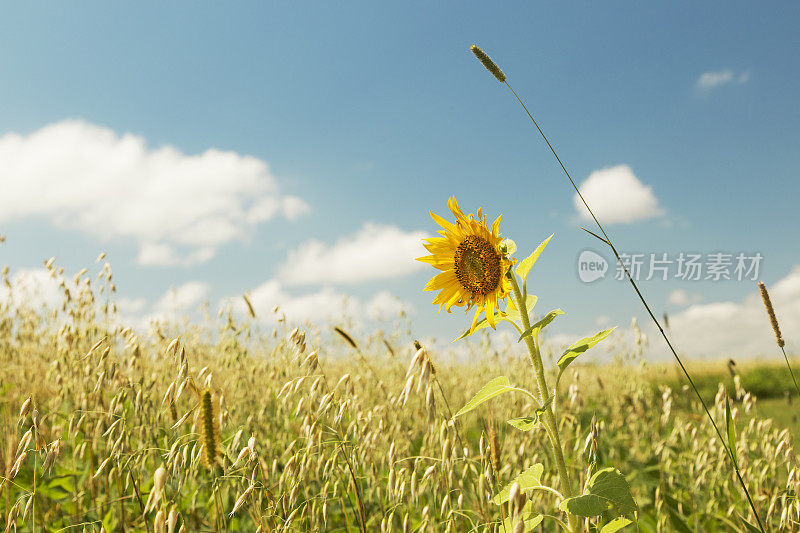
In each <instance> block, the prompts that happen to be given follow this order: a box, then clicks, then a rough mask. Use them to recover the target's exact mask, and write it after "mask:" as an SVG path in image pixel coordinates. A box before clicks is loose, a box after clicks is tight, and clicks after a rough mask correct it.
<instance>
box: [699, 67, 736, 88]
mask: <svg viewBox="0 0 800 533" xmlns="http://www.w3.org/2000/svg"><path fill="white" fill-rule="evenodd" d="M749 80H750V71H749V70H742V71H739V72H735V71H733V70H731V69H723V70H713V71H708V72H703V73H702V74H701V75H700V77H699V78H697V82H696V83H695V86H696V87H697V88H698V89H700V90H701V91H709V90H711V89H713V88H715V87H720V86H722V85H726V84H728V83H735V84H739V85H741V84H743V83H747V82H748V81H749Z"/></svg>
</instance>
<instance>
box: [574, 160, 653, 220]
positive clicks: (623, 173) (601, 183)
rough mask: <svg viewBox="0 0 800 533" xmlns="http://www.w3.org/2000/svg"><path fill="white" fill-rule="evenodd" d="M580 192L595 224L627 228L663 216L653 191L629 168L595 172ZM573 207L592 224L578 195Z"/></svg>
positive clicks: (608, 168)
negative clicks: (625, 226) (627, 225)
mask: <svg viewBox="0 0 800 533" xmlns="http://www.w3.org/2000/svg"><path fill="white" fill-rule="evenodd" d="M579 189H580V191H581V194H582V195H583V197H584V198H585V199H586V201H587V202H588V204H589V206H590V207H591V208H592V211H594V214H595V215H597V218H598V220H600V222H601V223H604V224H615V223H624V224H629V223H631V222H634V221H637V220H644V219H648V218H654V217H658V216H661V215H663V214H664V210H663V209H661V207H660V206H659V205H658V199H657V198H656V197H655V195H654V194H653V191H652V188H651V187H647V186H645V185H643V184H642V182H641V181H639V179H638V178H637V177H636V176H635V175H634V174H633V171H632V170H631V168H630V167H629V166H628V165H617V166H614V167H606V168H603V169H600V170H595V171H594V172H592V173H591V174H589V177H588V178H586V181H584V182H583V183H581V185H580V187H579ZM573 203H574V204H575V209H577V211H578V215H579V216H580V217H581V218H583V219H587V220H591V216H590V215H589V212H588V211H587V210H586V207H584V205H583V202H581V199H580V198H579V197H578V195H577V194H575V196H574V198H573Z"/></svg>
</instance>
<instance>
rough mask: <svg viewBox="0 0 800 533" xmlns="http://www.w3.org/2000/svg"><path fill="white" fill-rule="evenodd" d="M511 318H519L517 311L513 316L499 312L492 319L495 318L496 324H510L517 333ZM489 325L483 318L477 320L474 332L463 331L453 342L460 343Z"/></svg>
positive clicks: (515, 325)
mask: <svg viewBox="0 0 800 533" xmlns="http://www.w3.org/2000/svg"><path fill="white" fill-rule="evenodd" d="M515 311H516V310H515ZM512 317H516V318H519V312H518V311H517V312H516V313H515V314H514V313H513V312H512V313H505V312H500V313H498V314H496V315H495V316H494V318H495V320H496V321H497V322H508V323H509V324H511V325H512V326H514V327H515V328H517V331H519V327H518V326H517V324H516V323H515V322H514V320H512ZM489 325H490V324H489V320H488V319H487V318H486V317H485V316H484V317H483V318H482V319H480V320H478V323H477V324H475V329H474V330H472V331H470V330H469V329H467V331H465V332H464V333H462V334H461V335H459V336H458V337H457V338H455V339H453V342H456V341H460V340H461V339H463V338H465V337H469V336H470V335H472V334H473V333H475V332H476V331H480V330H482V329H483V328H486V327H489Z"/></svg>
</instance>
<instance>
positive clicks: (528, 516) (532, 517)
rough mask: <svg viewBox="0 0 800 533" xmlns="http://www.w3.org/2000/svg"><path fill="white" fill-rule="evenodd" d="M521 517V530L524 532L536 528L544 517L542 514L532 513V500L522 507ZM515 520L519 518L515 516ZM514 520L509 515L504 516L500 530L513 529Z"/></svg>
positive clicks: (515, 523)
mask: <svg viewBox="0 0 800 533" xmlns="http://www.w3.org/2000/svg"><path fill="white" fill-rule="evenodd" d="M521 518H522V522H523V523H524V524H525V529H523V531H525V532H526V533H527V532H528V531H533V530H534V529H536V526H538V525H539V524H541V523H542V520H544V517H543V516H542V515H540V514H533V503H532V502H528V503H526V504H525V507H523V508H522V513H521ZM516 520H519V518H517V519H516ZM516 520H514V518H513V517H510V516H509V517H508V518H506V519H505V520H504V521H503V526H502V527H501V528H500V531H507V532H511V531H514V526H516V525H517V522H516Z"/></svg>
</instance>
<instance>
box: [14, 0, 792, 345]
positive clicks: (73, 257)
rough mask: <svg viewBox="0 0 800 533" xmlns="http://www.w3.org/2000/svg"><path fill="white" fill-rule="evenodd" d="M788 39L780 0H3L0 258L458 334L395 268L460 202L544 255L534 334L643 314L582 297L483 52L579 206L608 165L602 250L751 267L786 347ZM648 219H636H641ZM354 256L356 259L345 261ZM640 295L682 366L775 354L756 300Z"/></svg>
mask: <svg viewBox="0 0 800 533" xmlns="http://www.w3.org/2000/svg"><path fill="white" fill-rule="evenodd" d="M232 6H234V7H232ZM798 22H800V7H798V5H797V4H796V3H792V2H776V3H771V4H769V5H768V6H764V5H760V4H759V5H756V4H753V3H747V2H729V3H726V4H724V9H723V7H722V6H721V5H720V4H712V3H696V2H671V3H663V4H659V5H655V4H651V3H633V2H630V3H616V4H607V3H606V4H599V3H592V2H575V3H569V4H567V3H544V2H507V3H503V4H498V5H496V6H492V7H491V8H488V7H487V6H486V5H485V4H479V3H456V2H438V3H430V2H407V3H395V4H391V5H390V4H388V3H378V2H360V3H359V2H347V3H335V4H334V3H322V2H317V3H312V2H304V3H298V2H282V3H277V2H239V3H236V4H235V5H234V4H226V5H223V4H219V3H212V2H191V3H190V2H171V3H169V4H167V5H165V4H163V3H156V2H138V3H136V4H123V3H113V4H109V3H106V2H81V3H75V4H66V3H57V4H53V3H45V2H25V3H16V4H6V5H4V6H3V8H2V16H0V72H2V74H3V76H2V83H0V163H1V164H0V184H2V185H3V188H4V189H6V191H7V194H5V195H3V196H5V198H6V199H5V202H4V201H3V200H2V199H0V209H1V210H0V234H5V235H6V239H7V240H6V243H5V244H3V245H2V246H0V264H8V265H9V266H10V268H11V271H12V274H13V273H14V272H20V271H23V270H24V271H30V270H32V269H37V268H41V266H42V261H43V260H44V259H47V258H49V257H51V256H56V257H57V261H58V263H59V264H61V265H63V266H64V267H65V269H66V272H67V273H68V274H71V273H74V272H76V271H78V270H79V269H80V268H82V267H83V266H89V265H91V264H92V263H93V261H94V259H95V257H96V256H97V254H98V253H99V252H101V251H105V252H107V253H108V258H109V260H110V262H111V265H112V267H113V269H114V273H115V278H116V283H117V286H118V290H119V297H120V298H123V299H125V301H126V302H127V304H128V309H129V311H130V313H131V314H138V315H140V316H147V315H148V313H152V312H155V311H157V310H159V309H160V310H162V311H163V309H164V307H165V305H166V302H167V300H169V298H168V297H167V295H168V294H169V290H170V287H175V288H177V289H180V288H181V287H185V288H186V287H188V288H186V290H185V291H184V293H183V296H182V298H183V304H184V307H187V308H188V307H191V306H192V305H193V304H195V303H197V301H198V300H202V299H208V300H209V301H210V302H211V304H212V307H213V306H216V305H217V304H218V303H219V302H220V301H222V300H224V299H225V298H229V297H235V296H236V295H237V294H241V293H242V292H245V291H253V292H252V293H253V294H255V295H256V296H258V297H259V298H260V299H259V302H260V305H262V306H263V307H265V308H266V307H267V305H268V302H270V301H272V300H276V301H277V300H280V301H281V302H282V303H283V302H285V307H286V308H287V309H295V310H296V312H297V313H298V316H300V315H302V314H303V310H308V309H309V308H314V310H315V311H314V312H321V310H322V309H323V308H330V307H331V306H333V305H334V303H335V302H338V301H339V300H340V297H343V296H344V295H352V297H353V299H354V300H353V301H355V302H356V304H355V305H356V307H353V308H352V309H356V310H358V312H360V313H367V310H370V312H372V311H374V309H375V308H376V307H382V306H383V307H385V308H386V309H394V308H395V307H396V306H398V305H403V306H405V307H406V308H408V309H410V310H411V312H410V316H411V320H412V326H413V333H414V334H415V335H419V336H426V337H430V336H436V337H439V338H444V339H447V338H452V337H454V336H455V335H456V334H457V333H458V331H459V330H460V328H462V326H463V325H464V324H465V319H464V317H463V316H462V315H461V314H460V313H456V314H454V315H453V316H452V317H448V316H445V315H444V313H443V314H442V315H440V316H437V315H436V310H435V308H434V307H432V306H430V305H429V303H428V302H429V301H430V300H431V299H432V296H433V295H432V294H430V293H423V292H422V291H421V288H422V286H423V285H424V283H425V282H426V280H427V279H428V277H429V276H430V275H431V274H432V272H431V271H429V270H428V269H426V268H425V267H423V266H420V267H417V268H415V267H414V266H413V264H411V265H412V266H408V264H407V263H406V262H404V261H405V257H406V256H407V255H413V244H412V243H413V242H416V240H418V239H417V237H418V236H419V235H421V233H423V232H427V233H429V234H430V233H432V232H433V231H434V229H435V228H434V224H433V222H432V221H431V220H430V218H429V217H428V214H427V212H428V210H429V209H432V210H434V211H436V212H438V213H440V214H444V213H445V211H446V207H445V202H446V200H447V198H448V197H449V196H450V195H453V194H454V195H456V197H457V198H458V200H459V202H460V203H461V204H462V206H463V207H464V209H465V210H473V211H474V210H475V209H476V208H477V207H479V206H481V207H482V208H483V209H484V210H485V211H486V212H487V213H489V215H490V217H491V216H492V215H494V214H495V213H499V212H502V213H503V216H504V222H503V225H502V231H503V232H504V234H505V235H507V236H509V237H512V238H513V239H515V241H516V242H517V244H518V246H519V248H520V252H526V251H528V250H530V249H532V248H533V247H535V246H536V245H537V244H538V243H539V242H540V241H541V240H542V239H544V238H546V237H547V236H548V235H550V234H551V233H555V234H556V236H555V238H554V239H553V241H552V243H551V244H550V246H548V249H547V251H546V252H545V254H544V255H543V256H542V259H541V260H540V262H539V263H538V264H537V267H536V270H535V274H534V275H535V278H532V282H531V283H532V285H533V287H534V288H533V289H532V290H533V291H534V292H536V293H537V294H538V295H539V297H540V300H539V302H540V303H539V306H541V309H540V311H542V312H544V311H546V310H548V309H550V308H554V307H561V308H562V309H564V310H565V311H566V313H567V314H566V315H565V316H564V317H562V320H560V323H559V324H556V325H554V335H555V338H557V339H558V338H561V337H559V335H562V336H564V338H567V337H566V336H567V335H581V334H585V333H589V332H591V331H592V330H594V329H597V327H598V326H601V325H603V326H604V325H605V324H621V325H627V324H628V322H629V321H630V318H631V317H632V316H639V317H640V318H643V313H642V309H641V308H640V306H639V304H638V303H637V301H636V300H635V299H634V295H633V293H632V291H630V290H629V288H628V287H625V286H624V285H623V284H622V283H620V282H617V281H614V280H613V279H608V277H612V276H607V279H604V280H602V281H598V282H595V283H592V284H585V283H582V282H581V281H580V280H579V278H578V274H577V268H576V262H577V257H578V254H579V253H580V252H581V251H582V250H584V249H586V248H590V249H593V250H595V251H598V252H601V253H603V254H605V255H606V257H607V258H608V259H609V260H610V259H611V257H610V254H608V253H607V252H605V250H602V248H600V246H599V245H598V243H597V242H596V241H593V239H592V238H591V237H589V236H587V235H585V234H584V233H583V232H582V231H580V230H579V229H578V228H577V226H578V224H582V223H584V222H583V221H581V220H580V219H579V215H578V212H577V211H576V208H575V205H574V203H573V196H574V191H571V189H570V186H569V184H568V182H567V181H566V178H565V177H564V176H563V174H561V172H560V169H559V168H558V166H557V164H556V162H555V161H554V160H553V158H552V156H551V155H550V154H549V152H548V151H547V147H546V146H545V145H544V143H543V142H542V141H541V139H540V138H538V137H537V134H536V131H535V129H533V127H532V126H531V124H530V123H529V122H527V119H526V117H524V115H523V114H522V110H521V109H520V108H519V106H518V104H517V103H516V102H515V101H514V100H513V97H512V96H511V95H510V93H509V92H508V91H507V90H506V89H505V87H503V86H502V85H500V84H498V83H497V81H495V80H494V79H493V78H492V77H491V76H490V75H489V74H488V73H487V72H486V71H485V70H484V69H483V68H482V67H481V66H480V64H479V63H478V62H477V61H476V60H475V58H474V57H473V56H472V54H470V53H469V51H468V47H469V45H470V44H472V43H478V44H479V45H480V46H481V47H482V48H483V49H484V50H485V51H486V52H487V53H489V54H490V55H491V56H492V57H493V58H495V59H496V60H497V62H498V63H499V64H500V66H501V68H503V70H504V71H505V72H506V74H507V75H508V77H509V81H510V82H511V83H512V85H513V86H514V88H515V90H516V91H517V92H518V93H519V94H520V95H521V96H522V97H523V99H525V100H526V102H527V103H528V105H529V108H530V109H531V111H532V112H533V113H534V115H535V116H536V117H537V120H539V122H540V124H541V126H542V127H543V128H544V130H545V132H546V133H547V134H548V135H549V137H550V139H551V141H552V142H553V143H554V145H555V146H556V148H557V149H558V151H559V153H560V155H561V156H562V158H563V160H564V162H565V164H566V165H567V167H568V168H569V169H570V171H571V172H572V174H573V176H574V177H575V179H576V181H577V182H578V183H579V184H581V183H583V182H585V181H586V180H587V179H588V178H589V176H590V175H592V173H593V172H596V171H602V169H609V168H611V169H616V170H612V171H607V172H605V174H603V173H602V172H601V173H600V174H595V176H596V179H595V182H596V183H597V187H596V188H597V191H598V192H597V193H596V194H597V195H599V196H598V197H597V200H596V201H597V202H598V204H600V205H601V207H602V206H605V209H607V212H608V213H609V216H610V217H611V220H614V213H628V211H627V210H630V209H634V211H633V212H631V213H629V217H628V218H632V220H628V221H626V220H621V221H618V222H616V223H614V224H610V225H609V226H608V230H609V232H610V233H611V235H612V237H614V238H615V240H616V241H617V243H618V247H619V248H620V249H621V250H627V251H631V252H641V253H647V254H649V253H650V252H655V253H659V254H660V253H668V254H670V255H671V256H672V255H677V254H678V253H680V252H681V251H684V252H698V253H702V254H708V253H713V252H727V253H732V254H736V253H739V252H747V253H755V252H760V253H761V254H762V255H763V257H764V259H763V263H762V264H761V268H760V272H759V276H758V277H759V279H764V280H765V281H766V282H767V283H768V284H770V286H772V285H775V287H776V288H775V289H774V290H775V291H776V292H777V294H776V296H775V297H774V298H773V299H774V300H776V305H779V309H778V314H779V318H780V319H781V320H782V322H783V323H784V324H785V329H786V332H785V336H786V337H787V339H788V340H789V341H791V340H792V338H793V337H794V338H797V336H798V333H797V332H798V330H800V271H797V270H794V268H795V266H796V265H800V259H799V258H798V257H797V237H796V230H797V228H798V226H800V224H799V223H800V215H798V212H797V209H796V208H795V203H796V201H797V198H798V196H800V194H799V193H800V184H798V180H797V168H798V163H800V150H798V139H800V121H798V118H800V117H798V115H800V106H798V102H797V95H798V94H800V74H799V73H798V69H797V68H796V67H797V59H796V51H797V50H798V49H800V35H799V34H798V32H797V31H796V28H797V25H798ZM65 121H68V122H65ZM48 127H49V128H50V129H46V128H48ZM43 128H45V129H44V130H43ZM43 131H44V132H45V133H42V132H43ZM125 135H128V137H127V139H128V143H129V144H125V139H126V137H123V136H125ZM70 143H75V144H74V145H73V144H70ZM137 143H138V144H137ZM64 146H74V147H75V151H77V152H80V153H81V154H82V155H81V157H80V158H79V160H76V159H75V157H76V156H75V155H74V153H73V152H70V153H64V152H65V151H66V150H65V149H63V147H64ZM165 146H169V147H171V148H169V150H171V152H170V153H165V152H163V150H164V147H165ZM57 147H62V149H61V150H59V149H56V148H57ZM4 148H5V151H4ZM212 149H213V150H216V151H217V152H213V153H209V152H207V151H208V150H212ZM137 150H138V151H137ZM200 154H206V155H207V157H205V158H203V157H201V156H199V155H200ZM220 154H222V155H220ZM226 154H227V155H226ZM128 163H131V164H130V165H128ZM4 167H5V168H4ZM32 168H33V170H31V169H32ZM628 169H629V170H628ZM628 171H629V173H630V174H631V175H632V176H633V179H634V180H635V183H634V185H635V187H634V188H636V187H638V189H636V190H638V194H640V196H634V197H632V198H630V199H629V200H628V203H625V201H624V200H620V195H619V194H618V193H619V191H618V190H617V189H614V187H613V184H614V183H617V184H618V185H619V183H623V184H624V183H628V182H625V181H624V180H623V182H620V181H619V179H617V180H616V181H615V178H614V176H616V177H617V178H619V175H620V173H622V174H625V173H626V172H628ZM626 175H627V174H626ZM87 176H90V177H89V178H87ZM606 180H611V181H606ZM136 184H142V187H144V188H147V190H148V191H149V192H148V194H146V195H142V194H140V193H139V192H137V189H136V187H135V186H136ZM637 184H638V185H637ZM625 190H629V189H628V188H626V189H625ZM8 191H10V192H8ZM641 195H644V196H641ZM623 196H624V195H623ZM643 200H644V204H643V203H642V201H643ZM258 201H261V203H258ZM647 202H651V205H652V206H653V210H652V211H653V213H658V214H657V215H656V216H648V215H647V214H646V213H641V212H636V210H635V206H636V205H639V206H640V207H641V205H646V204H647ZM256 203H258V205H255V204H256ZM192 213H194V215H193V214H192ZM137 217H139V218H137ZM622 218H623V219H624V218H625V217H624V216H623V217H622ZM221 227H222V228H224V229H219V228H221ZM165 228H166V229H165ZM371 237H374V239H371ZM371 240H372V242H378V243H380V245H381V246H383V248H381V246H378V247H377V248H375V247H373V248H375V249H373V250H372V251H371V254H372V256H373V257H354V256H355V255H357V254H356V253H348V250H351V251H352V250H356V249H358V248H357V246H356V248H353V246H354V244H353V243H355V244H356V245H357V244H359V243H365V242H369V241H371ZM309 241H314V242H311V243H310V242H309ZM348 246H350V248H348ZM407 251H408V253H406V252H407ZM404 253H405V254H406V255H403V254H404ZM381 254H383V255H384V256H382V257H378V258H377V259H375V257H374V256H381ZM517 255H518V256H519V255H522V253H518V254H517ZM348 257H349V258H352V259H353V260H352V264H348V263H347V259H348ZM334 260H335V261H339V262H338V263H336V264H335V265H334V264H333V262H334ZM314 261H317V262H318V263H319V264H316V265H315V264H314ZM301 263H302V265H303V267H304V268H305V270H302V269H300V270H298V268H299V267H298V265H299V264H301ZM95 268H97V267H95ZM611 268H612V270H613V265H612V267H611ZM348 269H349V270H348ZM364 269H365V270H366V271H367V272H369V275H368V276H365V275H364V273H363V270H364ZM347 272H351V273H352V274H353V275H352V276H350V277H348V275H347ZM315 273H316V274H315ZM315 276H316V277H315ZM365 277H371V278H372V279H370V280H367V281H363V282H360V283H359V282H355V281H354V279H364V278H365ZM351 278H352V279H351ZM534 280H535V282H534ZM187 284H189V285H188V286H187ZM259 288H260V289H261V290H260V291H259V290H258V289H259ZM642 288H643V289H644V291H645V294H646V295H647V296H648V297H649V298H650V300H651V303H652V304H653V305H654V307H655V308H656V309H658V310H659V312H661V311H663V310H666V311H668V312H669V313H670V314H671V315H673V316H674V317H675V319H674V320H673V323H674V325H675V328H676V331H675V335H676V338H677V339H678V343H679V345H680V346H682V347H684V348H685V349H686V350H688V351H690V352H693V353H697V354H698V355H704V354H709V353H727V352H728V351H731V350H734V351H735V350H747V351H749V352H752V351H753V350H759V349H763V350H764V351H769V350H770V348H771V347H770V346H768V344H767V343H768V342H769V334H770V332H769V330H768V329H767V323H766V319H765V318H764V317H762V316H761V315H760V314H759V313H760V310H759V309H758V305H757V303H758V302H757V300H755V299H754V298H755V297H754V295H755V282H753V281H746V282H745V281H722V282H716V283H714V282H706V281H699V282H690V281H682V280H674V279H673V280H670V281H666V282H665V281H660V280H651V281H646V282H643V283H642ZM676 291H680V292H677V293H676ZM179 299H180V298H179ZM754 302H755V303H754ZM174 303H175V302H174ZM175 305H177V303H175ZM269 307H270V308H271V306H269ZM309 316H316V315H313V313H312V315H309ZM680 328H682V330H680V331H679V329H680ZM732 329H733V330H736V331H737V332H739V333H738V336H735V337H732V336H731V334H730V331H731V330H732ZM701 338H702V339H701ZM681 343H682V344H681ZM653 344H656V341H655V340H654V343H653ZM765 344H767V345H765ZM743 347H744V348H743Z"/></svg>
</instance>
